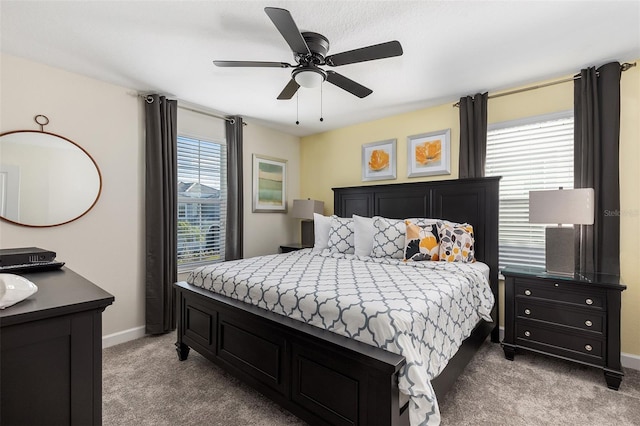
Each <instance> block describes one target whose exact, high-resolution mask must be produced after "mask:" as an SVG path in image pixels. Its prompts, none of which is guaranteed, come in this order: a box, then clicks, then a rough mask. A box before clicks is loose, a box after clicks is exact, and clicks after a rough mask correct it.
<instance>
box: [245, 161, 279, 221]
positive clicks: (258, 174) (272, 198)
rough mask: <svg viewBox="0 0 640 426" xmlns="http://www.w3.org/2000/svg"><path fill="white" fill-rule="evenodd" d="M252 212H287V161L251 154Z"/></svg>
mask: <svg viewBox="0 0 640 426" xmlns="http://www.w3.org/2000/svg"><path fill="white" fill-rule="evenodd" d="M252 211H253V212H254V213H261V212H263V213H286V212H287V160H280V159H278V158H271V157H264V156H262V155H257V154H253V210H252Z"/></svg>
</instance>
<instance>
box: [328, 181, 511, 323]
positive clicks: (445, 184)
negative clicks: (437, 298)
mask: <svg viewBox="0 0 640 426" xmlns="http://www.w3.org/2000/svg"><path fill="white" fill-rule="evenodd" d="M499 185H500V177H489V178H477V179H456V180H443V181H431V182H412V183H397V184H390V185H368V186H355V187H347V188H333V193H334V210H335V211H334V214H336V215H338V216H340V217H351V215H353V214H356V215H358V216H365V217H373V216H383V217H388V218H392V219H405V218H411V217H429V218H439V219H447V220H450V221H452V222H458V223H464V222H466V223H469V224H471V225H473V231H474V234H475V243H476V247H475V257H476V259H477V260H479V261H481V262H484V263H486V264H487V265H489V268H490V269H491V275H490V281H491V288H492V290H493V293H494V296H495V297H496V305H497V301H498V204H499V199H498V190H499ZM494 318H495V319H496V320H497V314H496V316H495V317H494Z"/></svg>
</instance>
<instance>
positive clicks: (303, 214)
mask: <svg viewBox="0 0 640 426" xmlns="http://www.w3.org/2000/svg"><path fill="white" fill-rule="evenodd" d="M323 212H324V202H323V201H318V200H310V199H307V200H293V209H292V215H293V217H295V218H298V219H307V220H313V214H314V213H318V214H323Z"/></svg>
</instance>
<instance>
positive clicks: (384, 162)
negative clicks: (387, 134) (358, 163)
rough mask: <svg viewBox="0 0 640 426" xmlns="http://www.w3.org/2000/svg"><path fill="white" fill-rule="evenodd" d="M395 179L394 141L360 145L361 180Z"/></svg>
mask: <svg viewBox="0 0 640 426" xmlns="http://www.w3.org/2000/svg"><path fill="white" fill-rule="evenodd" d="M395 178H396V140H395V139H389V140H386V141H380V142H371V143H367V144H364V145H362V180H363V181H368V180H385V179H395Z"/></svg>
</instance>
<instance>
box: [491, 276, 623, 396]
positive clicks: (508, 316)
mask: <svg viewBox="0 0 640 426" xmlns="http://www.w3.org/2000/svg"><path fill="white" fill-rule="evenodd" d="M502 274H503V275H504V277H505V308H504V309H505V323H504V340H503V342H502V347H503V349H504V354H505V357H506V358H507V359H510V360H513V359H514V355H515V353H516V349H526V350H529V351H533V352H538V353H541V354H545V355H551V356H555V357H557V358H562V359H566V360H570V361H574V362H579V363H582V364H586V365H590V366H594V367H598V368H601V369H602V370H603V371H604V376H605V379H606V382H607V386H608V387H609V388H611V389H614V390H618V388H619V386H620V382H621V381H622V377H623V373H622V366H621V365H620V296H621V293H622V291H623V290H624V289H625V288H626V286H624V285H623V284H621V283H620V278H619V277H618V276H614V275H605V274H582V275H581V274H575V275H574V276H570V277H564V276H559V275H551V274H548V273H546V272H545V271H544V269H540V268H507V269H505V270H503V271H502Z"/></svg>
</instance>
